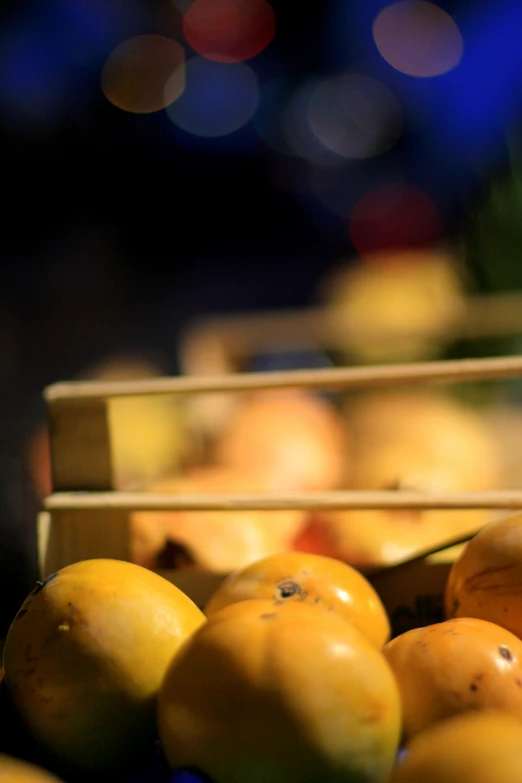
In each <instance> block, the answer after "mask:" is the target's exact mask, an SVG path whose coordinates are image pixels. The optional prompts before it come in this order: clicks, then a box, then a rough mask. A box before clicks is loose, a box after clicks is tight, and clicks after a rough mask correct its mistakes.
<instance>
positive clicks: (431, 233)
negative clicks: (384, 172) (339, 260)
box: [349, 182, 443, 257]
mask: <svg viewBox="0 0 522 783" xmlns="http://www.w3.org/2000/svg"><path fill="white" fill-rule="evenodd" d="M442 231H443V224H442V218H441V215H440V213H439V210H438V209H437V207H436V205H435V204H434V203H433V201H432V200H431V198H430V197H429V196H428V194H427V193H425V191H424V190H422V188H419V187H417V186H415V185H411V184H406V183H401V182H396V183H389V184H386V185H381V186H380V187H377V188H375V189H373V190H370V191H368V192H367V193H366V194H365V195H364V196H363V197H362V198H361V199H360V201H359V202H358V203H357V204H356V206H355V207H354V209H353V210H352V213H351V215H350V219H349V234H350V239H351V241H352V244H353V246H354V247H355V249H356V250H357V252H358V253H359V255H360V256H363V257H368V256H369V255H370V254H373V253H375V252H378V251H386V250H391V249H406V248H413V247H423V246H428V245H432V244H434V243H435V242H436V241H437V240H438V239H439V238H440V236H441V235H442Z"/></svg>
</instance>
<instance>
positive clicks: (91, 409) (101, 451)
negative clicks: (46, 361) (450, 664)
mask: <svg viewBox="0 0 522 783" xmlns="http://www.w3.org/2000/svg"><path fill="white" fill-rule="evenodd" d="M521 375H522V357H501V358H492V359H480V360H458V361H441V362H427V363H416V364H407V365H394V366H376V367H364V368H363V367H359V368H334V369H332V368H329V369H318V370H293V371H287V372H272V373H236V374H223V375H221V376H212V377H178V378H156V379H147V380H139V381H113V382H105V381H90V382H82V381H76V382H65V383H57V384H54V385H52V386H50V387H48V388H47V389H46V390H45V392H44V395H45V400H46V404H47V409H48V417H49V425H50V441H51V463H52V474H53V487H54V492H53V494H51V495H50V496H49V497H47V498H46V500H45V504H44V505H45V511H44V513H42V514H41V515H40V517H39V519H38V536H39V552H40V571H41V576H42V577H45V576H47V575H49V574H50V573H52V572H54V571H56V570H57V569H59V568H61V567H63V566H66V565H68V564H70V563H73V562H77V561H79V560H84V559H89V558H95V557H108V558H117V559H123V560H129V559H130V539H129V529H130V526H129V515H130V513H131V512H132V511H136V510H166V509H185V510H200V509H213V510H221V511H226V510H240V509H242V510H246V509H262V510H276V509H289V508H301V509H310V510H312V509H315V510H317V509H336V508H337V509H341V508H359V509H376V508H418V509H428V508H432V509H434V508H437V509H451V508H461V509H472V508H481V509H498V510H504V511H511V510H514V509H521V508H522V492H520V491H515V490H513V491H500V490H499V491H489V492H463V493H444V494H442V493H440V494H436V493H426V492H413V491H406V490H399V491H397V490H393V491H334V492H321V493H293V494H292V493H287V494H284V495H262V494H250V495H239V494H229V495H217V496H216V495H178V494H160V493H151V492H147V493H145V492H128V491H116V490H115V489H114V483H113V475H112V457H111V442H110V432H109V427H108V421H107V400H109V399H110V398H111V397H115V396H133V395H143V394H150V395H158V394H171V395H193V396H197V395H201V394H220V395H222V394H225V393H228V394H233V393H238V392H244V391H248V390H262V389H266V390H268V389H283V388H287V389H289V388H307V389H322V390H337V391H339V390H348V389H357V388H366V387H368V388H369V387H379V386H390V385H396V386H400V385H403V386H404V385H410V384H412V383H416V384H431V383H439V384H440V383H452V382H459V383H462V382H465V381H476V380H491V379H507V378H511V379H513V378H518V377H519V376H521ZM462 540H463V539H461V541H462ZM455 543H456V542H448V546H449V545H450V544H452V545H453V544H455ZM451 562H452V556H451V552H450V554H449V555H448V557H446V558H444V557H441V556H440V555H439V556H438V557H437V558H434V557H433V552H421V553H417V555H416V556H415V557H414V558H410V559H409V560H407V561H405V562H403V563H401V564H396V565H393V566H390V567H386V568H381V569H378V570H376V571H374V572H373V573H368V576H369V578H370V579H371V580H372V582H373V583H374V585H375V586H376V588H377V589H378V591H379V593H380V595H381V597H382V599H383V602H384V604H385V606H386V608H387V610H388V612H389V614H390V616H391V619H392V624H393V627H394V631H395V632H397V631H398V630H404V629H406V628H407V627H413V626H416V625H423V624H427V623H429V622H434V621H436V620H438V619H441V618H442V596H443V590H444V584H445V581H446V578H447V575H448V572H449V568H450V567H451ZM161 573H162V574H163V575H164V576H166V577H167V578H169V579H170V580H171V581H172V582H174V583H175V584H177V585H179V586H180V587H181V588H182V589H183V590H185V591H186V592H187V593H188V594H189V595H190V596H191V597H192V598H193V599H194V600H195V601H196V602H197V603H198V605H200V606H203V605H204V603H205V601H206V600H207V598H208V596H209V595H210V594H211V592H212V591H213V590H214V589H215V588H216V587H217V585H218V584H219V583H220V581H221V580H222V579H223V577H224V575H223V574H212V573H205V572H204V571H202V570H178V571H168V572H165V571H162V572H161Z"/></svg>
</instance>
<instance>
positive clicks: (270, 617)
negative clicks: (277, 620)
mask: <svg viewBox="0 0 522 783" xmlns="http://www.w3.org/2000/svg"><path fill="white" fill-rule="evenodd" d="M274 617H276V613H275V612H272V614H260V615H259V619H260V620H273V619H274Z"/></svg>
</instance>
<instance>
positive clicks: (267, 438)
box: [216, 390, 348, 491]
mask: <svg viewBox="0 0 522 783" xmlns="http://www.w3.org/2000/svg"><path fill="white" fill-rule="evenodd" d="M216 460H217V462H218V463H220V464H222V465H227V466H229V467H232V468H236V469H241V470H246V471H250V472H253V473H255V474H259V475H263V476H265V477H266V480H267V482H268V486H269V489H272V490H276V491H293V490H318V491H319V490H323V489H324V490H326V489H332V488H335V487H337V486H339V485H340V483H341V482H342V481H343V479H344V476H345V473H346V472H347V469H348V455H347V439H346V435H345V433H344V432H343V427H342V425H341V422H340V420H339V418H338V415H337V412H336V410H335V408H334V407H333V406H332V405H330V404H329V403H328V402H327V401H326V400H324V399H321V398H320V397H318V396H317V395H314V394H312V393H310V392H307V391H303V390H301V391H295V390H289V391H288V390H284V391H270V392H257V393H253V394H251V395H250V396H249V397H247V398H246V399H244V400H243V402H242V403H240V404H239V406H238V408H237V409H236V411H235V412H234V413H233V414H232V416H231V418H230V421H229V422H228V423H227V425H226V426H225V428H224V431H223V433H222V435H221V437H220V438H219V439H218V441H217V444H216Z"/></svg>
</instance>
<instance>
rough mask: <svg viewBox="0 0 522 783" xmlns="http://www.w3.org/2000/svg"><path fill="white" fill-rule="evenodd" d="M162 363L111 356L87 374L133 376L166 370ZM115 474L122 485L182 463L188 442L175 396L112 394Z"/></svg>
mask: <svg viewBox="0 0 522 783" xmlns="http://www.w3.org/2000/svg"><path fill="white" fill-rule="evenodd" d="M162 372H163V370H162V368H161V366H159V365H156V364H155V363H151V362H149V361H144V360H142V359H139V358H136V359H134V358H132V357H125V356H111V357H109V358H108V359H106V360H105V361H104V362H101V363H100V364H99V365H97V366H96V367H94V368H91V369H90V371H89V372H88V373H86V376H87V377H88V378H93V379H95V380H105V381H129V380H137V379H145V378H154V377H156V376H158V375H162ZM107 414H108V423H109V430H110V436H111V445H112V460H113V469H114V477H115V481H116V484H117V486H118V488H120V489H127V488H129V487H130V488H133V487H135V486H136V485H141V484H142V483H143V482H149V481H155V480H158V479H159V478H160V477H161V476H163V475H165V474H166V473H168V472H170V471H172V470H175V469H177V468H178V467H179V464H180V461H181V458H182V456H183V455H184V453H185V451H186V447H187V438H188V435H187V428H186V424H185V421H184V418H183V410H182V408H181V407H180V405H179V401H178V400H177V399H176V398H174V397H169V396H168V395H167V396H161V395H160V396H151V395H140V396H132V397H113V398H112V399H110V400H109V401H108V405H107Z"/></svg>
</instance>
